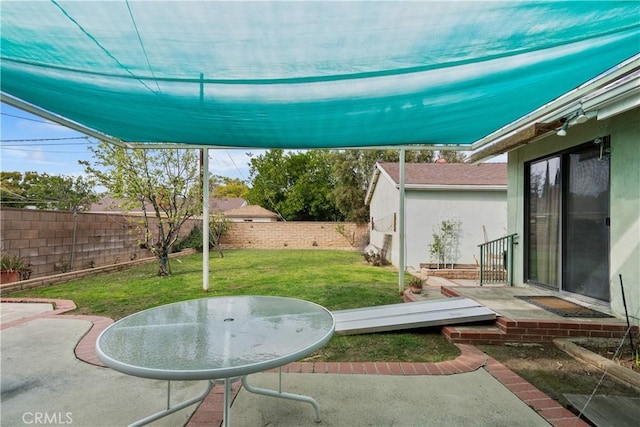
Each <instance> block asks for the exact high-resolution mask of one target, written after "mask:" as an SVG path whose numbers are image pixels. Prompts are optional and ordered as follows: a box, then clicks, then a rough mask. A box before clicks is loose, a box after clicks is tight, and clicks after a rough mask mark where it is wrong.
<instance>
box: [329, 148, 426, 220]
mask: <svg viewBox="0 0 640 427" xmlns="http://www.w3.org/2000/svg"><path fill="white" fill-rule="evenodd" d="M334 158H335V160H334V163H333V175H334V177H335V181H336V185H335V187H334V189H333V190H332V192H331V199H332V200H333V201H334V203H335V205H336V207H337V208H338V209H339V210H340V212H341V213H342V215H343V216H344V218H345V219H347V220H348V221H355V222H359V223H365V222H367V221H369V207H368V206H366V205H365V200H364V199H365V196H366V194H367V189H368V188H369V184H370V182H369V181H370V179H371V176H372V174H373V168H374V166H375V164H376V163H377V162H398V161H399V160H400V152H399V151H398V150H344V151H337V152H335V153H334ZM405 161H406V162H407V163H429V162H432V161H433V153H432V152H431V151H429V150H408V151H406V153H405Z"/></svg>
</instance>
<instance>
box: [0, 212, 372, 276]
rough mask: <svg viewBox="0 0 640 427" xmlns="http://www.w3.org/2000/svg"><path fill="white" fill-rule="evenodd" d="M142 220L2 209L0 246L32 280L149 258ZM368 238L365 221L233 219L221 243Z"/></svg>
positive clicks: (346, 242)
mask: <svg viewBox="0 0 640 427" xmlns="http://www.w3.org/2000/svg"><path fill="white" fill-rule="evenodd" d="M139 220H140V217H136V216H125V215H121V214H113V213H112V214H103V213H91V212H79V213H77V215H76V216H74V214H73V213H72V212H58V211H46V210H30V209H17V208H4V209H2V210H0V247H1V249H2V251H6V252H9V253H11V254H16V255H19V256H21V257H23V258H25V259H26V260H27V262H29V263H30V264H31V268H32V270H33V272H32V274H31V277H32V278H36V277H42V276H47V275H52V274H58V273H62V272H65V271H69V270H70V269H73V270H81V269H86V268H91V267H102V266H105V265H113V264H118V263H122V262H127V261H132V260H136V259H140V258H147V257H149V256H151V254H150V252H149V251H147V250H146V249H142V248H140V247H139V245H138V236H137V235H136V233H137V232H136V228H135V224H134V223H135V221H139ZM201 221H202V220H201V219H193V220H190V221H188V222H187V223H186V224H185V226H183V227H182V229H181V231H180V236H181V237H184V236H187V235H188V234H189V233H190V232H191V230H192V228H193V227H194V225H199V224H201V223H202V222H201ZM339 226H340V228H342V230H343V231H342V232H339ZM152 229H153V224H152ZM74 236H75V237H74ZM367 240H368V228H367V225H366V224H362V225H356V224H353V223H333V222H275V223H267V222H265V223H260V222H247V223H233V224H232V226H231V228H230V230H229V233H228V234H227V235H226V236H225V237H224V238H223V241H222V246H223V248H225V249H233V248H259V249H314V248H315V249H341V250H359V249H362V248H363V247H364V245H366V242H367ZM74 242H75V243H74Z"/></svg>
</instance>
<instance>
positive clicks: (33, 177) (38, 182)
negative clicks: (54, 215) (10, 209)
mask: <svg viewBox="0 0 640 427" xmlns="http://www.w3.org/2000/svg"><path fill="white" fill-rule="evenodd" d="M0 177H1V178H0V185H1V188H2V203H3V205H4V206H14V207H25V206H35V207H37V208H39V209H55V210H68V211H83V210H88V209H89V207H90V206H91V203H93V202H94V201H96V200H97V195H96V193H95V190H94V188H95V182H94V181H93V180H91V179H88V178H85V177H82V176H78V177H71V176H65V175H49V174H46V173H38V172H25V173H24V174H22V173H20V172H2V174H1V176H0Z"/></svg>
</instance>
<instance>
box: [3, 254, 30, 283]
mask: <svg viewBox="0 0 640 427" xmlns="http://www.w3.org/2000/svg"><path fill="white" fill-rule="evenodd" d="M26 267H27V265H26V263H25V261H24V259H22V258H21V257H20V256H18V255H12V254H7V253H3V254H2V255H1V256H0V283H11V282H17V281H18V280H20V273H21V271H22V270H23V269H25V268H26Z"/></svg>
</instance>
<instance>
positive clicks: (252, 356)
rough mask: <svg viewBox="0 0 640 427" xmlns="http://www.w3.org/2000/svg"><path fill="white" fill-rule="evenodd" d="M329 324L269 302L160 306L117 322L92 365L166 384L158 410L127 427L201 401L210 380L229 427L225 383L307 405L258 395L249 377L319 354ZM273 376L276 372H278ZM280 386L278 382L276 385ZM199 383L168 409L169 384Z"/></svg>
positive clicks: (291, 305) (297, 305) (303, 307)
mask: <svg viewBox="0 0 640 427" xmlns="http://www.w3.org/2000/svg"><path fill="white" fill-rule="evenodd" d="M334 328H335V320H334V318H333V315H332V314H331V312H330V311H329V310H327V309H326V308H324V307H322V306H320V305H317V304H314V303H311V302H308V301H303V300H299V299H293V298H283V297H271V296H230V297H214V298H201V299H195V300H189V301H182V302H177V303H172V304H167V305H163V306H159V307H155V308H151V309H148V310H144V311H141V312H139V313H135V314H132V315H130V316H128V317H125V318H123V319H121V320H119V321H117V322H115V323H114V324H112V325H111V326H109V327H108V328H107V329H105V330H104V331H103V332H102V333H101V334H100V336H99V337H98V340H97V342H96V351H97V354H98V358H99V359H100V360H101V361H102V362H103V363H104V364H105V365H107V366H109V367H110V368H112V369H115V370H117V371H120V372H123V373H125V374H129V375H133V376H137V377H143V378H152V379H159V380H167V381H169V383H168V387H167V407H166V409H164V410H162V411H160V412H158V413H156V414H153V415H150V416H148V417H146V418H143V419H141V420H139V421H137V422H135V423H134V424H132V425H144V424H147V423H150V422H152V421H154V420H157V419H159V418H162V417H164V416H166V415H169V414H171V413H173V412H176V411H178V410H180V409H183V408H186V407H187V406H190V405H192V404H194V403H197V402H199V401H202V400H203V399H204V398H205V397H206V396H207V395H208V394H209V392H210V391H211V389H212V388H213V386H214V383H215V381H216V380H220V381H222V382H223V383H224V389H225V390H224V425H225V426H228V425H229V398H230V393H231V382H232V381H235V380H237V379H240V380H241V381H242V384H243V386H244V387H245V389H246V390H247V391H249V392H252V393H258V394H264V395H268V396H274V397H281V398H286V399H293V400H299V401H303V402H308V403H310V404H311V405H312V406H313V408H314V411H315V421H317V422H319V421H320V415H319V407H318V404H317V402H316V401H315V400H314V399H313V398H311V397H308V396H302V395H298V394H292V393H285V392H283V391H282V387H281V385H282V381H280V387H279V390H268V389H261V388H257V387H254V386H252V385H251V384H249V383H248V382H247V379H246V376H247V375H249V374H252V373H256V372H261V371H265V370H268V369H272V368H277V367H282V366H283V365H286V364H287V363H290V362H294V361H296V360H299V359H301V358H303V357H304V356H306V355H308V354H310V353H312V352H313V351H315V350H316V349H318V348H320V347H322V346H323V345H324V344H325V343H326V342H327V341H329V339H330V338H331V336H332V335H333V331H334ZM280 373H281V372H280ZM280 379H281V378H280ZM185 380H207V381H208V384H207V388H206V390H204V392H203V393H201V394H200V395H198V396H195V397H193V398H191V399H189V400H186V401H184V402H181V403H180V404H177V405H174V406H171V405H170V398H171V396H170V392H171V388H170V385H171V384H170V382H171V381H185Z"/></svg>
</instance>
